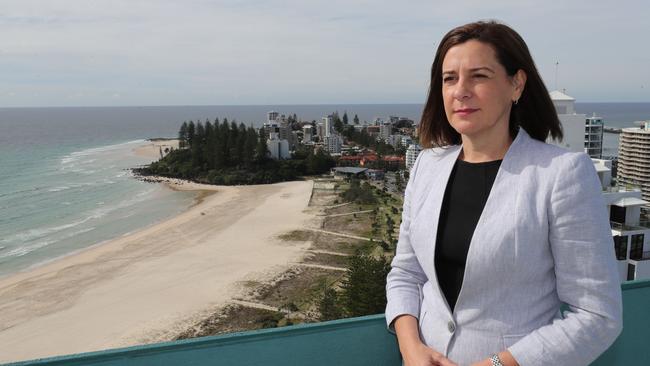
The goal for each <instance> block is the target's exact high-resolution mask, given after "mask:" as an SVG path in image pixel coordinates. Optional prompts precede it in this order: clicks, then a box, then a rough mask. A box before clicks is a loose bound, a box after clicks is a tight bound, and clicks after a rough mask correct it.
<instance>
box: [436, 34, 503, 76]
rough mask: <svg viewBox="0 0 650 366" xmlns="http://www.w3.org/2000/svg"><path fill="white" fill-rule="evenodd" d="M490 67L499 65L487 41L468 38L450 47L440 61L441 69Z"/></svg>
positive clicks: (493, 67)
mask: <svg viewBox="0 0 650 366" xmlns="http://www.w3.org/2000/svg"><path fill="white" fill-rule="evenodd" d="M485 66H487V67H490V68H492V69H493V70H494V69H495V68H498V66H500V63H499V61H497V58H496V52H495V51H494V49H493V48H492V46H490V45H489V44H487V43H483V42H479V41H476V40H470V41H467V42H464V43H461V44H458V45H455V46H453V47H451V48H450V49H449V50H448V51H447V54H445V58H444V59H443V61H442V71H443V72H445V71H451V70H454V69H458V68H478V67H485Z"/></svg>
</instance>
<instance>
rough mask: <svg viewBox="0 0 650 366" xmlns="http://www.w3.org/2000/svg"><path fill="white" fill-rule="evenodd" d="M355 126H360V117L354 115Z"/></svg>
mask: <svg viewBox="0 0 650 366" xmlns="http://www.w3.org/2000/svg"><path fill="white" fill-rule="evenodd" d="M354 124H355V125H358V124H359V116H357V115H356V114H355V115H354Z"/></svg>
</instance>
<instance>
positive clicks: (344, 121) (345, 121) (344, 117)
mask: <svg viewBox="0 0 650 366" xmlns="http://www.w3.org/2000/svg"><path fill="white" fill-rule="evenodd" d="M343 124H344V125H347V124H348V112H343Z"/></svg>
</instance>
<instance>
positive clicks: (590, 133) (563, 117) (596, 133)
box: [547, 90, 604, 159]
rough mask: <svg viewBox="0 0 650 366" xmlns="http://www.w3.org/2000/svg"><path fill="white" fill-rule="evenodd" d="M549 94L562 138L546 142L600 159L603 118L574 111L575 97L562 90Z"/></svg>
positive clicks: (601, 153)
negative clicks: (560, 125) (560, 126)
mask: <svg viewBox="0 0 650 366" xmlns="http://www.w3.org/2000/svg"><path fill="white" fill-rule="evenodd" d="M549 95H550V96H551V100H552V101H553V105H554V106H555V110H556V111H557V116H558V118H559V119H560V123H561V124H562V130H563V132H564V139H563V141H562V142H561V143H560V142H557V141H552V140H549V141H547V142H549V143H553V144H556V145H558V146H562V147H564V148H567V149H569V150H571V151H576V152H585V153H587V154H588V155H589V156H591V157H592V158H595V159H600V158H601V157H602V155H603V127H604V126H603V119H602V118H600V117H596V116H593V117H587V116H586V115H585V114H582V113H576V111H575V99H574V98H572V97H570V96H568V95H566V94H564V93H562V92H559V91H557V90H554V91H552V92H550V93H549Z"/></svg>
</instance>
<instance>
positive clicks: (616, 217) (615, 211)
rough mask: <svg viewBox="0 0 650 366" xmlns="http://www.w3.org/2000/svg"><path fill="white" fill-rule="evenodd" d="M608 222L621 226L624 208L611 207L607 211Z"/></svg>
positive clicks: (623, 219) (623, 218)
mask: <svg viewBox="0 0 650 366" xmlns="http://www.w3.org/2000/svg"><path fill="white" fill-rule="evenodd" d="M609 220H610V221H614V222H618V223H619V224H622V223H624V222H625V207H620V206H616V205H611V206H610V209H609Z"/></svg>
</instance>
